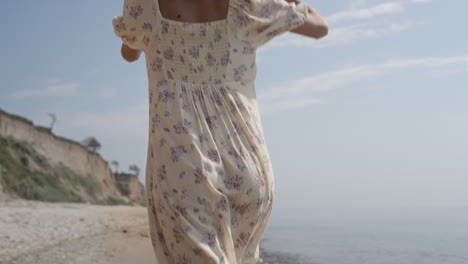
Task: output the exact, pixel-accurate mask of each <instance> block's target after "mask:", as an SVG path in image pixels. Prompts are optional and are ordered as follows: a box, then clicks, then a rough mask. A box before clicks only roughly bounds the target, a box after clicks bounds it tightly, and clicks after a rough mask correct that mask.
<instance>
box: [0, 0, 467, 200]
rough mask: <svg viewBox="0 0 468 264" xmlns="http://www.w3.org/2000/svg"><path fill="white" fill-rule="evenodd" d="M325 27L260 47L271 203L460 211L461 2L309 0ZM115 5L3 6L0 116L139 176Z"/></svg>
mask: <svg viewBox="0 0 468 264" xmlns="http://www.w3.org/2000/svg"><path fill="white" fill-rule="evenodd" d="M306 2H307V3H308V4H310V5H311V6H312V7H313V8H314V9H316V10H317V11H318V12H319V13H320V14H321V15H322V16H324V18H325V19H326V20H327V21H328V23H329V35H328V36H326V37H325V38H322V39H319V40H316V39H313V38H309V37H304V36H302V35H298V34H295V33H292V32H287V33H285V34H283V35H281V36H278V37H276V38H275V39H273V40H272V41H270V42H268V43H267V44H266V45H264V46H262V47H260V48H259V49H258V50H257V65H258V71H257V79H256V82H255V86H256V89H257V100H258V103H259V108H260V114H261V120H262V125H263V130H264V134H265V139H266V143H267V147H268V150H269V153H270V156H271V161H272V165H273V170H274V177H275V191H276V201H275V203H274V207H277V208H392V207H394V208H395V207H400V208H401V207H405V208H409V207H428V208H432V207H467V206H468V192H467V191H466V190H467V186H468V34H467V29H466V25H468V16H466V10H468V1H466V0H449V1H442V0H388V1H370V0H335V1H324V0H319V1H310V0H306ZM122 6H123V1H122V0H120V1H110V0H104V1H94V0H82V1H52V0H43V1H33V0H21V1H5V2H4V3H3V7H2V9H1V10H0V23H1V24H2V25H3V29H2V32H3V38H2V41H1V42H0V49H1V51H2V60H1V62H0V65H1V66H0V67H1V71H0V76H1V80H2V83H1V86H0V108H2V109H3V110H5V111H7V112H10V113H13V114H17V115H21V116H24V117H26V118H28V119H30V120H31V121H33V122H34V124H36V125H41V126H49V125H50V123H51V120H50V117H49V116H48V115H47V113H54V114H55V115H56V116H57V119H58V120H57V122H56V123H55V124H54V128H53V131H54V133H55V134H57V135H60V136H64V137H67V138H71V139H73V140H77V141H81V140H83V139H84V138H86V137H88V136H95V137H96V138H97V139H98V140H99V141H100V142H101V144H102V148H101V149H100V150H99V152H100V153H101V155H102V156H103V157H104V159H106V160H108V161H111V160H116V161H118V162H119V163H120V166H119V171H127V172H128V171H129V170H128V167H129V165H131V164H136V165H138V166H139V167H140V168H141V171H140V175H139V178H140V180H141V181H142V182H143V183H144V177H145V175H144V171H145V168H146V164H145V163H146V153H147V152H146V151H147V143H148V134H147V133H148V123H147V121H148V105H147V104H148V90H147V75H146V69H145V62H144V55H142V57H141V58H140V60H138V61H136V62H133V63H128V62H126V61H124V60H123V58H122V57H121V56H120V47H121V41H120V39H119V38H117V36H115V35H114V33H113V28H112V23H111V20H112V18H113V16H115V15H119V14H121V12H122Z"/></svg>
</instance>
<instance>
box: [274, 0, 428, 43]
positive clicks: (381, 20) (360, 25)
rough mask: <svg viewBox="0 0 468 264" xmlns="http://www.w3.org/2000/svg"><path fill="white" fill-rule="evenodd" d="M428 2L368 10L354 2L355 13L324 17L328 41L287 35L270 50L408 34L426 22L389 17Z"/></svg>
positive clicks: (383, 5)
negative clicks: (414, 5) (411, 5)
mask: <svg viewBox="0 0 468 264" xmlns="http://www.w3.org/2000/svg"><path fill="white" fill-rule="evenodd" d="M428 2H429V1H428V0H406V1H404V0H399V1H390V2H385V3H379V4H376V5H373V6H368V4H367V1H365V0H356V1H353V2H352V4H351V6H352V8H351V9H349V10H345V11H339V12H336V13H334V14H332V15H330V16H324V18H325V20H326V21H327V22H328V23H329V25H330V30H329V34H328V35H327V36H326V37H325V38H322V39H318V40H317V39H312V38H305V37H304V36H302V35H298V34H284V35H281V36H279V37H278V41H273V42H271V44H270V45H268V46H269V47H283V46H300V47H315V48H325V47H331V46H336V45H346V44H350V43H353V42H356V41H360V40H366V39H372V38H378V37H383V36H387V35H390V34H394V33H399V32H403V31H407V30H410V29H413V28H415V27H416V26H420V25H423V24H426V22H422V21H412V20H406V21H405V20H404V19H403V20H402V19H401V18H400V19H394V18H392V19H389V18H385V16H390V15H397V14H400V13H404V11H405V10H406V9H407V6H408V5H410V4H413V3H419V4H424V3H428ZM343 22H345V23H343Z"/></svg>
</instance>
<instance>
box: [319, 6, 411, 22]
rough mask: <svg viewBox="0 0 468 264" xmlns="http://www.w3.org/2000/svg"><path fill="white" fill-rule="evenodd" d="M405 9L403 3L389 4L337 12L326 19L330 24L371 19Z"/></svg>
mask: <svg viewBox="0 0 468 264" xmlns="http://www.w3.org/2000/svg"><path fill="white" fill-rule="evenodd" d="M404 9H405V6H404V3H403V2H402V1H397V2H387V3H382V4H378V5H375V6H371V7H366V8H360V9H352V10H347V11H341V12H337V13H335V14H333V15H331V16H327V17H325V19H326V20H327V22H329V23H336V22H341V21H345V20H356V19H369V18H374V17H377V16H382V15H388V14H395V13H401V12H403V11H404Z"/></svg>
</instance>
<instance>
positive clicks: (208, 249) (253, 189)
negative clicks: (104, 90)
mask: <svg viewBox="0 0 468 264" xmlns="http://www.w3.org/2000/svg"><path fill="white" fill-rule="evenodd" d="M113 26H114V32H115V34H116V35H117V36H119V37H120V38H121V39H122V41H123V45H122V56H123V57H124V58H125V60H127V61H129V62H131V61H135V60H137V59H138V58H139V56H140V54H141V52H144V53H145V59H146V67H147V73H148V92H149V105H150V108H149V109H150V111H149V122H150V123H149V124H150V126H149V146H148V156H147V157H148V159H147V166H146V186H145V188H146V196H147V208H148V217H149V224H150V231H151V240H152V245H153V248H154V252H155V255H156V259H157V260H158V263H159V264H168V263H177V264H188V263H191V264H207V263H226V264H253V263H257V262H258V261H260V258H259V243H260V239H261V237H262V235H263V232H264V230H265V227H266V225H267V222H268V219H269V217H270V214H271V209H272V201H273V199H274V178H273V169H272V166H271V163H270V157H269V153H268V149H267V146H266V143H265V138H264V135H263V130H262V122H261V117H260V115H259V109H258V105H257V100H256V92H255V86H254V81H255V75H256V70H257V69H256V64H255V52H256V49H257V48H259V47H260V46H262V45H263V44H265V43H266V42H268V41H269V40H271V39H273V38H274V37H276V36H278V35H280V34H282V33H284V32H286V31H291V32H295V33H298V34H302V35H305V36H309V37H313V38H321V37H323V36H325V35H327V32H328V26H327V23H326V22H325V21H324V19H323V18H322V17H321V16H320V15H319V14H318V13H317V12H316V11H315V10H314V9H312V8H311V7H310V6H309V5H308V4H306V3H305V2H300V1H297V0H296V1H294V0H229V1H228V0H223V1H221V0H205V1H202V0H198V1H183V0H170V1H169V0H124V7H123V14H122V15H119V16H116V17H114V19H113Z"/></svg>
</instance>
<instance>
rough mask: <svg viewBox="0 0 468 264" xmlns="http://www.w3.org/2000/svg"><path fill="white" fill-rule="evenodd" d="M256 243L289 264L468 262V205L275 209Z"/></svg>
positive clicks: (460, 263) (451, 263)
mask: <svg viewBox="0 0 468 264" xmlns="http://www.w3.org/2000/svg"><path fill="white" fill-rule="evenodd" d="M261 246H262V248H264V249H265V250H267V251H268V252H285V253H288V254H293V255H295V254H297V255H299V256H300V257H297V258H296V259H297V260H296V261H291V262H289V263H293V262H296V263H314V264H315V263H317V264H325V263H333V264H364V263H372V264H396V263H398V264H417V263H421V264H422V263H424V264H442V263H450V264H467V263H468V208H433V209H429V208H411V209H404V208H400V209H395V208H392V209H384V208H380V209H282V208H275V209H274V211H273V214H272V216H271V218H270V222H269V224H268V228H267V230H266V232H265V235H264V237H263V240H262V242H261Z"/></svg>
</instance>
